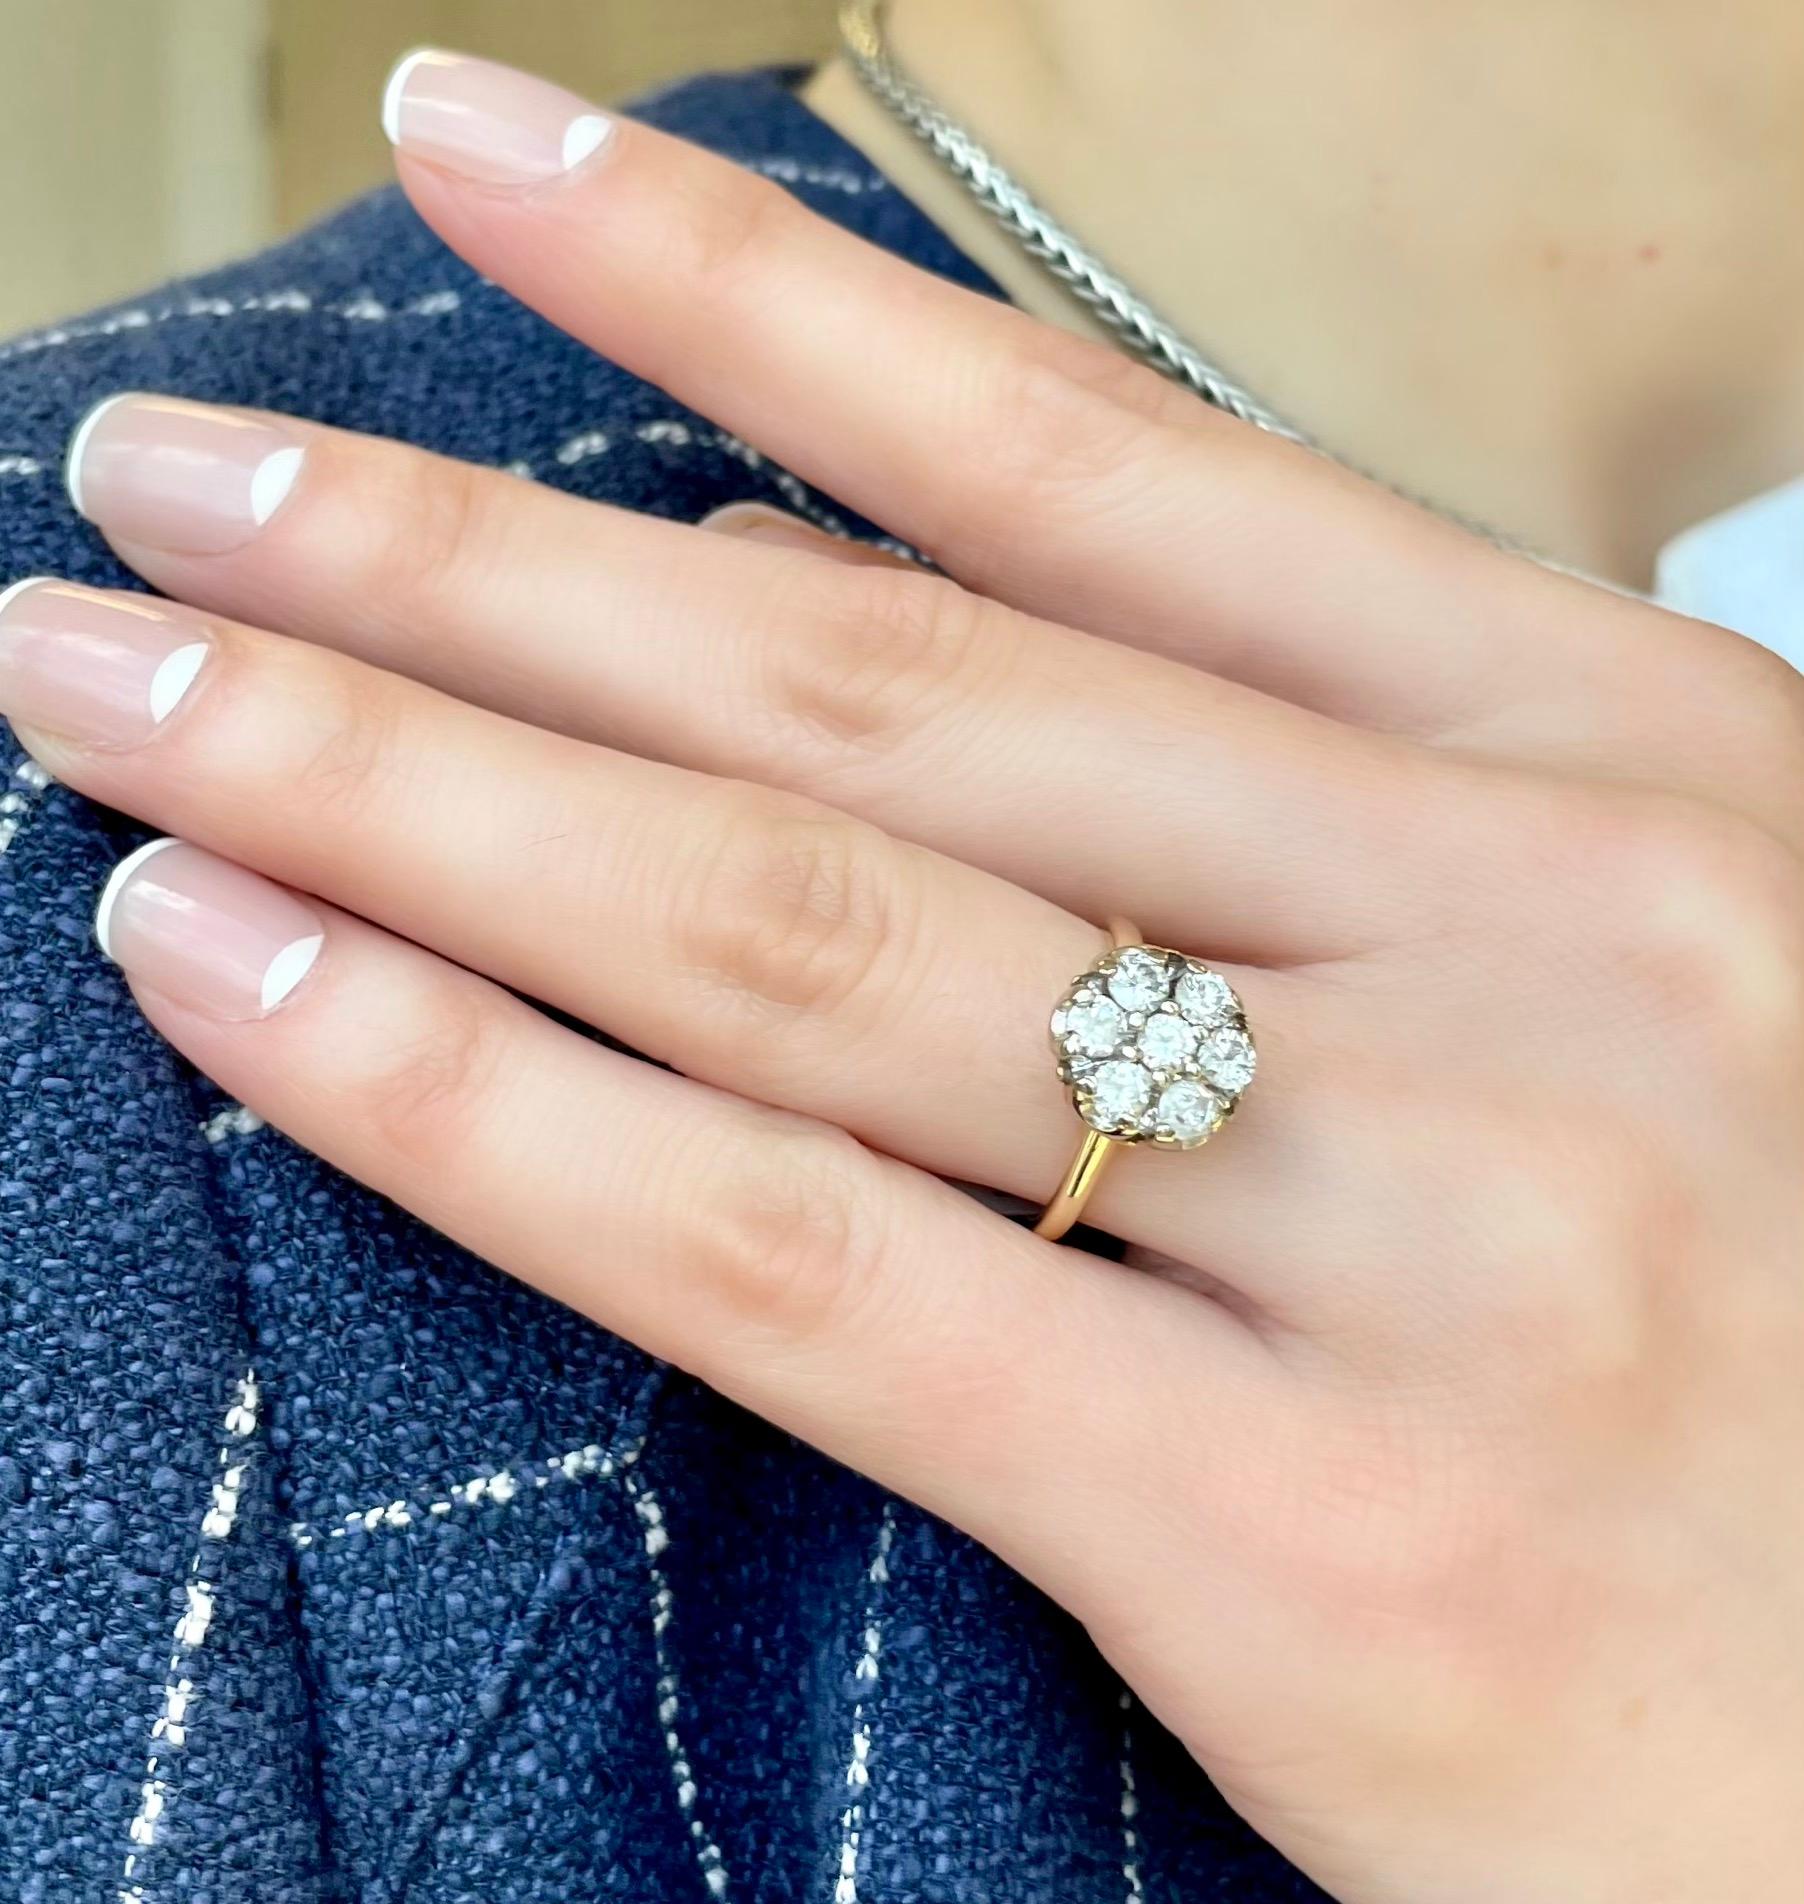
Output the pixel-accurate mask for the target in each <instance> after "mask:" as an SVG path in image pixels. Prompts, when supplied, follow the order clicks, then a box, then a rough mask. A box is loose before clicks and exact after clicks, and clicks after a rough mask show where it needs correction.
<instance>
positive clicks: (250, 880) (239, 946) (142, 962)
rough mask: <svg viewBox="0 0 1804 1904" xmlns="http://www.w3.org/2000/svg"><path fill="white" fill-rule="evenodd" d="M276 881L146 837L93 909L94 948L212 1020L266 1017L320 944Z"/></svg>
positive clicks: (178, 843)
mask: <svg viewBox="0 0 1804 1904" xmlns="http://www.w3.org/2000/svg"><path fill="white" fill-rule="evenodd" d="M325 932H326V928H325V923H324V921H323V920H322V919H321V918H320V916H319V914H318V913H316V912H315V911H314V910H313V908H312V907H311V906H309V905H307V904H306V903H305V902H304V901H303V900H301V899H299V898H297V897H296V896H295V894H293V893H291V892H290V891H289V890H288V889H287V888H286V887H285V886H278V885H276V884H275V883H274V882H273V881H271V880H267V879H264V878H263V877H262V876H261V875H260V874H257V873H251V872H246V871H245V869H244V868H243V867H242V866H234V865H233V864H232V863H231V861H230V860H224V859H220V858H218V857H216V856H215V855H214V854H212V853H208V852H205V851H203V850H202V849H201V848H200V847H198V846H190V845H188V844H187V843H186V841H183V840H152V841H151V843H150V844H149V845H148V846H141V847H139V848H138V850H137V852H135V853H133V854H132V855H131V857H130V858H129V859H124V860H121V861H120V862H119V864H118V865H117V866H116V867H114V869H113V876H112V878H111V879H109V880H108V881H107V883H106V890H105V891H104V892H103V893H102V894H101V895H100V904H99V907H98V908H97V909H96V911H95V914H94V936H95V937H96V938H97V939H98V940H99V941H100V949H101V951H103V952H104V953H105V954H106V955H107V957H108V958H110V959H111V960H113V962H114V963H115V964H116V965H120V966H123V967H124V969H125V970H126V971H127V972H128V973H129V974H130V975H131V976H132V977H133V978H134V979H136V980H138V982H139V983H140V984H143V985H148V986H149V987H150V988H151V989H152V990H153V991H158V992H163V993H166V994H167V995H168V996H169V997H170V998H173V999H175V1000H176V1001H177V1003H179V1004H183V1005H187V1006H189V1007H191V1008H192V1009H193V1010H195V1011H200V1012H205V1013H206V1014H207V1015H208V1016H209V1017H212V1018H224V1019H227V1020H230V1021H233V1022H241V1021H243V1020H246V1019H252V1018H266V1017H268V1016H269V1014H270V1013H271V1012H272V1011H274V1010H275V1009H276V1007H277V1006H278V1005H280V1004H281V1003H282V1001H283V1000H284V999H286V998H287V997H288V996H289V995H290V993H292V992H293V990H294V988H295V987H296V986H297V985H299V984H300V982H301V980H302V979H304V978H305V977H306V976H307V974H308V972H310V971H311V970H312V969H313V965H314V962H315V961H316V960H317V959H318V957H319V954H320V948H321V947H322V946H323V945H324V944H325Z"/></svg>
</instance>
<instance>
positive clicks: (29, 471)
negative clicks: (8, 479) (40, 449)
mask: <svg viewBox="0 0 1804 1904" xmlns="http://www.w3.org/2000/svg"><path fill="white" fill-rule="evenodd" d="M43 473H44V465H43V464H42V463H40V462H39V461H38V459H37V458H36V457H35V456H0V476H42V475H43Z"/></svg>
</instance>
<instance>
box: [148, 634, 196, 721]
mask: <svg viewBox="0 0 1804 1904" xmlns="http://www.w3.org/2000/svg"><path fill="white" fill-rule="evenodd" d="M209 652H210V650H209V649H208V647H207V644H206V643H205V642H204V641H191V642H189V643H188V644H187V645H186V646H185V647H181V648H177V649H176V650H175V651H174V653H172V654H168V655H165V656H164V657H163V659H162V660H161V661H160V662H158V664H157V671H156V673H155V674H153V675H152V676H151V677H150V718H151V719H152V720H153V721H155V722H156V723H157V724H158V725H159V726H160V725H161V724H162V723H163V722H164V721H166V720H168V718H169V717H170V715H171V714H173V713H174V712H175V709H176V704H177V702H179V701H180V700H181V698H182V696H183V695H184V694H186V693H187V692H188V690H189V689H190V688H191V687H193V685H194V677H195V676H196V675H197V674H199V673H200V671H201V666H202V664H203V663H204V662H205V660H206V658H207V655H208V653H209Z"/></svg>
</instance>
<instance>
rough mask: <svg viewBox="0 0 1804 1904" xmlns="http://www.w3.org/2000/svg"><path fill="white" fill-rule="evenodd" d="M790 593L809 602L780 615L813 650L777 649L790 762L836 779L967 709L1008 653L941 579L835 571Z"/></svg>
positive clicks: (772, 712)
mask: <svg viewBox="0 0 1804 1904" xmlns="http://www.w3.org/2000/svg"><path fill="white" fill-rule="evenodd" d="M793 585H794V586H797V587H799V588H801V589H803V590H804V591H806V593H805V594H804V595H803V596H802V598H801V599H799V600H797V601H794V602H792V603H791V604H789V605H788V606H787V608H785V609H783V610H782V611H780V612H781V615H782V620H783V622H784V624H785V625H789V626H795V627H799V628H801V629H803V630H805V631H806V639H804V640H802V641H800V642H795V643H790V642H784V643H781V644H779V645H778V649H779V654H780V660H779V663H778V666H779V668H780V670H781V678H780V679H779V680H778V682H777V683H776V684H775V692H774V693H773V694H772V695H771V696H770V697H769V702H768V710H769V718H770V720H771V723H772V725H771V731H770V733H769V735H768V739H769V742H770V744H771V747H772V749H773V750H774V751H775V752H776V755H777V757H778V758H780V759H783V760H786V761H790V762H794V761H795V760H796V758H797V757H798V754H800V757H801V758H803V759H810V758H812V759H815V760H818V761H820V762H821V763H822V764H823V765H825V766H826V767H827V768H828V769H832V768H835V767H837V766H840V765H842V764H846V763H848V762H850V763H851V764H854V765H856V764H859V763H862V762H865V761H868V760H869V759H871V758H872V757H882V756H885V755H888V754H891V753H893V752H895V751H896V750H898V749H899V748H901V747H902V746H904V745H906V744H907V743H908V742H909V741H911V740H913V739H915V738H916V737H918V736H920V735H921V734H922V733H923V732H924V731H925V730H927V729H928V728H930V727H932V726H933V725H935V724H937V722H938V721H939V720H940V719H941V718H942V717H943V716H944V715H945V714H946V713H947V712H949V711H950V710H951V709H952V708H953V707H955V706H956V705H958V704H959V703H961V702H963V701H965V700H966V699H967V698H968V696H969V694H970V692H972V691H973V690H974V688H975V685H976V684H975V683H974V682H973V681H972V680H971V675H972V674H973V672H974V671H975V670H976V668H977V666H978V665H979V664H980V663H981V662H982V661H983V660H984V659H986V658H993V657H994V656H996V655H997V653H998V652H999V651H1000V649H1001V648H1002V647H1003V646H1004V645H1005V644H1004V641H1003V637H1002V635H1001V632H1000V630H999V629H995V628H992V626H991V617H990V616H988V615H987V614H986V612H985V609H984V606H983V605H982V604H981V603H979V602H978V600H977V598H976V597H974V596H972V595H969V594H967V593H966V592H965V591H964V590H963V589H961V588H959V587H958V586H957V584H956V583H953V582H948V581H944V580H942V579H940V578H939V577H937V576H930V575H911V574H906V573H890V572H888V571H884V570H877V569H840V568H837V567H836V568H834V569H832V570H831V571H830V572H829V573H826V574H819V573H815V572H813V571H812V570H808V571H805V572H804V573H803V574H802V575H801V576H799V577H797V578H796V580H795V582H794V584H793ZM991 636H994V640H993V642H992V641H991V639H990V637H991Z"/></svg>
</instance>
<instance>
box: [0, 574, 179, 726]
mask: <svg viewBox="0 0 1804 1904" xmlns="http://www.w3.org/2000/svg"><path fill="white" fill-rule="evenodd" d="M212 652H213V644H212V642H211V641H210V640H209V639H208V637H207V635H206V634H205V632H204V631H203V630H202V628H201V627H200V625H199V624H198V623H197V622H196V621H195V620H194V619H193V617H192V616H188V615H184V614H182V613H181V612H180V611H173V612H172V611H170V610H169V609H167V608H165V607H164V606H163V605H162V604H160V603H157V602H153V601H150V600H148V599H147V598H146V597H144V596H133V595H101V594H97V593H96V592H95V591H94V590H92V589H86V588H77V587H75V586H74V585H73V584H71V583H68V582H53V581H42V580H27V581H24V582H18V583H15V584H14V585H13V587H11V588H9V589H7V590H6V591H5V593H4V594H0V712H3V713H5V714H6V715H7V716H9V717H10V718H11V719H13V720H15V721H17V722H19V723H20V724H21V725H22V726H26V727H41V728H43V729H44V730H45V731H46V732H48V733H51V734H60V735H62V736H63V737H64V738H66V739H68V740H74V741H82V742H85V743H87V744H89V745H92V746H97V747H136V746H138V745H139V743H140V742H142V741H146V740H148V739H149V738H150V736H151V735H152V734H153V733H154V732H155V731H156V729H157V728H159V727H160V726H161V725H162V724H163V722H164V721H166V720H167V719H168V718H169V717H170V715H171V714H173V713H174V712H175V710H176V708H177V707H178V706H180V705H181V703H182V701H183V700H185V699H186V698H187V694H188V691H189V689H190V688H192V687H193V686H194V683H195V681H196V679H197V678H198V677H199V675H200V671H201V669H202V667H204V666H205V664H206V660H207V657H208V656H209V655H210V654H211V653H212Z"/></svg>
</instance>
